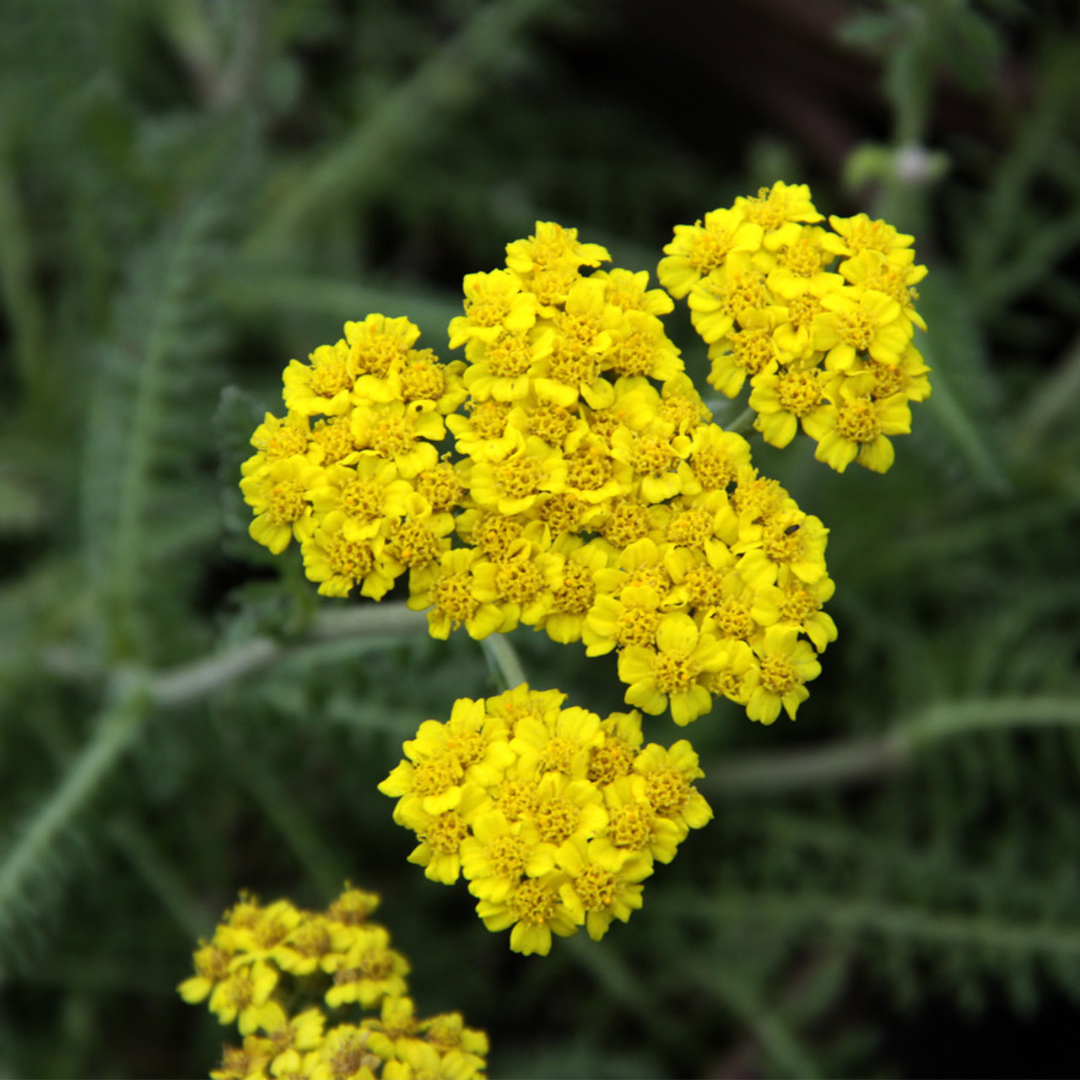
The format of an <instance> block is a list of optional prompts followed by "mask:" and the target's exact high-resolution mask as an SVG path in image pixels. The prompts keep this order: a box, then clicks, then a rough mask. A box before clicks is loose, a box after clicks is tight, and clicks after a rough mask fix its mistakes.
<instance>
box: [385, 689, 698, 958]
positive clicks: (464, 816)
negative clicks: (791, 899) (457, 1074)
mask: <svg viewBox="0 0 1080 1080" xmlns="http://www.w3.org/2000/svg"><path fill="white" fill-rule="evenodd" d="M564 698H565V695H564V694H561V693H559V692H558V691H545V692H536V691H532V690H530V689H529V688H528V686H524V685H523V686H519V687H517V689H515V690H511V691H508V692H506V693H504V694H500V695H499V696H498V697H494V698H488V699H487V700H483V701H470V700H468V699H463V700H461V701H458V702H456V703H455V705H454V710H453V712H452V714H451V716H450V719H449V720H448V721H447V722H446V723H445V724H441V723H438V722H437V721H434V720H427V721H425V722H424V723H423V724H421V726H420V730H419V731H418V732H417V738H416V739H413V740H410V741H409V742H406V743H405V748H404V749H405V754H406V759H404V760H402V762H401V763H400V764H399V765H398V766H397V767H396V768H395V769H394V770H393V771H392V772H391V773H390V775H389V776H388V777H387V778H386V780H384V781H383V782H382V783H381V784H380V785H379V790H380V791H381V792H382V793H383V794H384V795H389V796H391V797H392V798H395V799H397V804H396V806H395V809H394V820H395V821H397V822H398V823H399V824H401V825H404V826H405V827H406V828H409V829H411V830H412V831H413V832H415V833H416V838H417V840H418V841H419V843H418V845H417V847H416V848H415V849H414V851H413V852H412V854H411V855H410V856H409V860H410V861H411V862H416V863H418V864H419V865H421V866H423V867H424V873H425V875H426V876H427V877H429V878H431V879H432V880H435V881H441V882H443V883H445V884H453V883H454V882H455V881H456V880H457V879H458V878H459V877H464V878H465V879H466V881H468V883H469V891H470V892H471V893H472V894H473V896H475V897H476V898H477V905H476V910H477V914H478V915H479V916H480V917H481V919H483V921H484V924H485V925H486V926H487V927H488V928H489V929H490V930H507V929H508V930H510V947H511V948H512V949H514V950H515V951H516V952H521V953H540V954H542V955H546V954H547V953H548V952H549V951H550V949H551V941H552V935H556V936H560V937H567V936H569V935H571V934H574V933H576V932H577V931H578V929H580V928H581V927H584V928H585V929H586V931H587V932H588V934H589V936H590V937H592V938H594V939H599V938H601V937H603V935H604V934H605V933H606V932H607V929H608V927H609V926H610V925H611V923H612V921H613V920H615V919H618V920H620V921H622V922H625V921H626V920H627V919H629V918H630V915H631V914H632V913H633V912H634V911H635V910H637V908H639V907H641V901H642V882H643V881H644V880H645V879H646V878H648V877H649V876H650V875H651V874H652V872H653V865H654V862H656V861H659V862H670V861H671V859H672V858H673V857H674V855H675V849H676V848H677V846H678V845H679V844H680V843H681V842H682V841H683V840H684V839H685V838H686V836H687V834H688V832H689V830H690V829H696V828H700V827H701V826H702V825H704V824H705V823H706V822H707V821H708V820H709V819H710V818H711V817H712V811H711V810H710V809H709V806H708V804H707V803H706V802H705V800H704V798H703V797H702V796H701V795H700V793H699V792H698V791H697V790H696V789H695V788H694V787H693V781H694V780H695V779H697V778H698V777H700V776H701V775H702V772H701V769H700V768H699V767H698V763H697V755H696V754H695V753H694V752H693V750H692V748H691V747H690V744H689V743H686V742H682V743H676V745H675V746H674V747H672V748H671V750H670V751H668V750H664V748H663V747H660V746H657V745H655V744H650V745H649V746H646V747H644V748H643V747H642V745H641V743H642V735H641V717H640V714H638V713H636V712H631V713H615V714H612V715H611V716H609V717H607V719H604V720H602V719H601V718H600V717H599V716H597V715H596V714H595V713H592V712H589V711H588V710H586V709H579V708H563V707H562V702H563V700H564ZM669 755H670V756H671V757H672V762H673V764H668V763H667V762H668V757H669ZM674 762H677V765H676V764H674Z"/></svg>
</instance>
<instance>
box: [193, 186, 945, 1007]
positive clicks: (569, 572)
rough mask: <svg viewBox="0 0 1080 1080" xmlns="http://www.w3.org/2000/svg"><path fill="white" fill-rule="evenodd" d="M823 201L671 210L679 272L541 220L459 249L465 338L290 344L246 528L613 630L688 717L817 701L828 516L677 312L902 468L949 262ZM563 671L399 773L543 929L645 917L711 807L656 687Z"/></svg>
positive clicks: (714, 350) (339, 574) (355, 337)
mask: <svg viewBox="0 0 1080 1080" xmlns="http://www.w3.org/2000/svg"><path fill="white" fill-rule="evenodd" d="M822 220H823V218H822V215H821V214H819V213H818V212H817V210H816V209H815V208H814V205H813V203H812V202H811V200H810V192H809V189H807V188H806V187H805V186H798V185H787V184H783V183H777V184H775V185H774V186H773V187H772V188H771V189H769V190H765V189H763V190H762V191H760V192H759V193H758V195H757V196H754V197H749V198H740V199H738V200H736V202H735V205H734V206H733V207H731V208H729V209H723V210H714V211H712V212H711V213H709V214H707V215H706V216H705V218H704V220H703V221H699V222H697V224H695V225H692V226H683V225H680V226H677V227H676V229H675V238H674V240H673V241H672V242H671V243H670V244H669V245H668V246H667V247H666V248H665V249H664V251H665V253H666V255H665V258H663V259H662V260H661V262H660V264H659V271H658V272H659V279H660V284H661V285H662V286H663V288H659V289H657V288H650V287H649V275H648V272H647V271H640V272H637V273H635V272H632V271H629V270H624V269H619V268H612V269H607V270H601V269H598V267H600V265H601V264H602V263H605V262H608V261H609V255H608V253H607V251H606V250H605V249H604V248H602V247H601V246H599V245H598V244H591V243H584V242H582V241H579V240H578V236H577V231H576V230H575V229H567V228H563V227H562V226H560V225H557V224H554V223H552V222H537V224H536V231H535V233H534V235H532V236H530V237H528V238H526V239H521V240H515V241H514V242H512V243H510V244H508V245H507V248H506V261H505V265H504V266H503V267H500V268H498V269H494V270H491V271H488V272H484V273H476V274H469V275H467V276H466V277H465V281H464V293H465V299H464V312H463V314H461V315H459V316H457V317H455V318H454V319H452V320H451V321H450V325H449V346H450V348H451V349H461V350H463V357H462V358H459V359H455V360H452V361H450V362H445V361H443V360H442V359H440V358H439V357H438V356H436V354H435V353H434V352H433V351H432V350H431V349H428V348H420V347H418V339H419V333H420V332H419V330H418V328H417V327H416V326H415V325H413V324H412V323H411V322H409V320H408V319H405V318H387V317H386V316H384V315H369V316H368V317H367V318H366V319H364V320H363V322H349V323H346V324H345V336H344V337H343V338H342V339H341V340H340V341H338V342H337V343H336V344H334V345H323V346H320V347H319V348H318V349H316V350H315V351H314V352H313V353H312V354H311V355H310V357H309V358H308V361H307V362H306V363H305V362H301V361H298V360H293V361H292V362H291V363H290V364H289V366H288V367H287V368H286V370H285V373H284V400H285V407H286V415H285V416H283V417H278V416H274V415H272V414H269V413H268V414H267V415H266V418H265V421H264V423H263V424H261V425H260V426H259V428H258V429H257V430H256V432H255V434H254V436H253V438H252V444H253V445H254V446H255V449H256V453H255V454H254V456H252V457H251V458H250V459H249V460H248V461H246V462H245V463H244V465H243V480H242V481H241V489H242V490H243V493H244V497H245V499H246V500H247V502H248V503H249V504H250V506H251V507H252V509H253V511H254V515H255V516H254V520H253V521H252V524H251V535H252V537H254V539H255V540H257V541H258V542H259V543H261V544H263V545H265V546H266V547H268V548H269V549H270V550H271V551H273V552H275V553H280V552H282V551H283V550H284V549H285V548H286V547H287V546H288V545H289V544H290V543H291V542H292V541H293V540H296V541H297V542H298V543H299V545H300V550H301V554H302V557H303V561H304V568H305V572H306V574H307V576H308V577H309V578H310V579H311V580H312V581H314V582H317V583H318V586H319V592H320V593H321V594H323V595H326V596H336V597H345V596H348V595H349V594H350V593H352V592H353V591H354V590H355V591H358V592H359V593H360V595H361V596H365V597H369V598H371V599H374V600H379V599H381V598H382V597H384V596H385V595H386V594H387V593H388V592H389V591H390V590H391V589H392V588H393V587H394V586H395V584H396V583H398V582H399V580H402V579H404V578H405V576H406V573H407V575H408V577H407V590H403V591H404V592H407V598H408V599H407V602H408V604H409V606H410V607H412V608H414V609H416V610H423V611H426V612H427V618H428V627H429V630H430V633H431V634H432V636H434V637H436V638H446V637H447V636H448V635H449V634H450V632H451V631H452V630H454V629H456V628H459V627H464V628H465V630H466V632H467V633H468V634H469V635H470V636H471V637H473V638H475V639H477V640H481V639H484V638H486V637H487V636H488V635H490V634H494V633H506V632H509V631H512V630H514V629H516V628H517V627H519V626H530V627H532V628H533V629H535V630H537V631H543V632H544V633H546V634H547V635H548V636H549V637H550V638H551V639H552V640H554V641H556V642H559V643H562V644H571V643H575V642H580V643H581V644H582V645H583V646H584V648H585V651H586V653H587V655H589V656H601V655H604V654H606V653H611V652H615V653H616V654H617V658H618V674H619V678H620V679H621V680H622V682H623V683H625V684H626V690H625V700H626V702H627V704H629V705H632V706H636V707H637V709H640V710H642V711H643V712H646V713H650V714H660V713H663V712H665V711H666V710H670V713H671V717H672V719H673V720H674V721H675V722H676V723H677V724H680V725H686V724H689V723H691V722H692V721H694V720H696V719H697V718H699V717H700V716H703V715H705V714H706V713H708V712H710V711H711V709H712V707H713V703H714V700H715V699H716V698H717V697H724V698H727V699H729V700H731V701H733V702H736V703H737V704H739V705H741V706H743V707H744V708H745V709H746V712H747V715H748V716H749V717H750V719H752V720H756V721H760V722H762V723H765V724H771V723H772V722H773V721H774V720H776V718H777V717H778V716H779V714H780V713H781V712H782V711H783V712H786V713H787V715H788V716H789V717H791V718H792V719H794V717H795V715H796V711H797V709H798V707H799V705H800V704H801V702H802V701H804V700H805V699H806V697H807V696H808V690H807V688H806V683H808V682H809V681H811V680H812V679H814V678H816V677H817V676H818V674H819V673H820V670H821V667H820V664H819V662H818V655H819V654H820V653H822V652H823V651H824V649H825V648H826V646H827V645H828V644H829V643H830V642H831V641H833V640H835V638H836V626H835V624H834V623H833V620H832V619H831V617H830V616H829V615H827V614H826V613H825V612H824V611H823V610H822V607H823V605H824V604H825V603H826V602H827V601H828V600H829V599H830V597H831V596H832V593H833V582H832V580H831V579H830V578H829V576H828V573H827V570H826V565H825V546H826V539H827V533H828V530H827V529H826V528H825V527H824V525H823V524H822V522H821V521H820V520H819V519H818V518H816V517H814V516H813V515H809V514H806V513H804V512H803V511H802V510H801V509H800V508H799V506H798V505H797V503H796V502H795V500H794V499H792V497H791V496H790V495H789V494H788V492H787V491H785V490H784V488H783V487H781V485H780V484H779V483H777V482H776V481H775V480H771V479H769V478H768V477H766V476H763V475H762V474H761V473H759V472H758V470H757V469H756V468H755V467H754V465H753V463H752V461H751V456H750V446H749V443H747V441H746V440H745V439H744V438H743V437H742V436H741V435H740V434H738V433H736V432H735V431H732V430H724V428H723V427H721V426H720V425H718V424H716V423H714V422H713V419H712V414H711V412H710V410H709V409H708V408H707V407H706V405H705V403H704V402H703V400H702V398H701V396H700V395H699V393H698V392H697V390H696V389H695V387H694V385H693V383H692V382H691V380H690V379H689V378H688V376H687V375H686V373H685V371H684V367H683V361H682V358H681V356H680V353H679V349H678V348H677V347H676V346H675V344H674V343H673V342H672V341H671V339H670V338H669V337H668V335H667V332H666V330H665V328H664V323H663V316H665V315H667V314H668V313H670V312H671V311H672V310H673V308H674V302H673V299H672V298H673V297H674V298H675V299H683V298H687V299H688V302H689V306H690V309H691V313H692V321H693V324H694V326H695V328H696V329H697V331H698V333H699V334H700V335H701V337H702V338H703V339H704V340H705V341H706V343H707V344H708V356H709V359H710V360H711V372H710V375H709V382H710V383H711V384H712V386H714V387H715V388H716V389H717V390H719V391H720V392H722V393H723V394H725V395H727V396H728V397H734V396H735V395H737V394H738V393H739V392H740V391H741V389H742V388H743V386H744V384H745V383H747V382H749V385H750V400H749V404H750V407H751V409H752V410H753V411H754V412H756V414H757V415H756V419H755V421H754V426H755V427H756V429H757V430H758V431H759V432H760V433H761V434H762V435H763V436H764V438H765V439H766V441H768V442H770V443H772V444H773V445H775V446H786V445H787V444H788V443H790V442H791V440H792V439H793V438H794V437H795V435H796V433H797V431H798V429H799V427H800V426H801V428H802V430H803V431H804V432H805V433H807V434H808V435H810V436H811V437H812V438H813V439H815V440H816V441H817V444H818V445H817V450H816V457H817V458H818V459H819V460H821V461H824V462H825V463H827V464H828V465H830V466H831V467H832V468H834V469H836V470H838V471H840V472H843V471H844V470H845V469H846V468H847V466H848V465H849V464H851V463H852V462H853V461H855V462H857V463H859V464H861V465H864V466H866V467H868V468H870V469H872V470H876V471H878V472H884V471H885V470H886V469H888V468H889V467H890V465H891V464H892V461H893V453H894V451H893V447H892V444H891V442H890V441H889V438H890V436H894V435H896V434H900V433H903V432H907V431H909V430H910V424H911V413H910V408H909V404H910V402H912V401H921V400H923V399H924V398H925V397H927V396H928V394H929V392H930V385H929V382H928V380H927V370H928V369H927V368H926V365H925V364H924V363H923V361H922V357H921V356H920V354H919V352H918V350H917V349H916V348H915V346H914V345H913V336H914V328H915V327H920V328H925V327H924V324H923V321H922V319H921V318H920V316H919V315H918V313H917V312H916V311H915V307H914V302H915V300H916V299H917V294H916V291H915V285H916V284H917V283H918V282H919V281H920V280H921V279H922V277H923V275H924V274H925V272H926V271H925V267H922V266H918V265H916V264H915V256H914V252H913V250H912V248H911V241H912V238H911V237H910V236H904V235H901V234H899V233H897V232H896V230H895V229H893V228H892V226H890V225H888V224H886V223H885V222H883V221H870V220H869V219H868V218H867V217H866V216H865V215H858V216H856V217H853V218H847V219H844V218H837V217H833V218H830V225H831V227H832V228H831V231H829V230H827V229H825V228H824V227H823V226H821V225H819V224H818V222H820V221H822ZM665 290H666V291H665ZM564 696H565V695H563V694H561V693H560V692H559V691H555V690H553V691H545V692H542V693H540V692H535V691H531V690H530V689H529V687H528V686H527V685H522V686H519V687H517V688H516V689H514V690H512V691H508V692H507V693H506V694H503V695H501V696H500V697H497V698H491V699H488V700H487V701H471V700H468V699H463V700H461V701H458V702H457V703H456V704H455V706H454V708H453V712H452V714H451V717H450V719H449V721H448V722H446V723H440V722H438V721H436V720H428V721H426V722H425V723H423V724H422V725H421V727H420V730H419V732H418V734H417V737H416V738H415V739H413V740H410V741H409V742H406V743H405V748H404V749H405V754H406V759H405V760H403V761H402V762H401V764H400V765H398V767H397V768H396V769H394V770H393V772H392V773H391V774H390V776H389V777H388V778H387V779H386V780H385V781H384V782H383V783H382V784H381V785H380V790H382V791H383V792H384V793H385V794H387V795H390V796H393V797H395V798H396V799H397V800H398V802H397V806H396V809H395V811H394V817H395V820H396V821H398V822H399V824H401V825H403V826H405V827H407V828H409V829H411V830H412V831H413V832H415V834H416V836H417V840H418V845H417V847H416V848H415V850H414V851H413V853H412V855H411V856H410V859H411V861H413V862H416V863H418V864H419V865H421V866H423V867H424V872H425V874H426V875H427V877H429V878H431V879H433V880H435V881H440V882H444V883H452V882H454V881H456V880H457V879H458V877H459V876H464V877H465V878H466V880H467V881H468V882H469V889H470V891H471V892H472V893H473V895H474V896H475V897H476V898H477V901H478V903H477V911H478V913H479V915H480V916H481V918H482V919H483V920H484V922H485V923H486V924H487V926H488V927H489V928H490V929H492V930H502V929H508V928H509V929H510V930H511V934H510V944H511V947H512V948H514V949H516V950H517V951H519V952H525V953H547V952H548V951H549V949H550V947H551V937H552V934H556V935H569V934H572V933H575V932H576V931H577V930H578V929H579V928H580V927H581V926H585V927H586V929H587V930H588V932H589V934H590V935H591V936H592V937H594V938H599V937H601V936H602V935H603V934H604V933H605V932H606V931H607V929H608V927H609V926H610V924H611V922H612V920H614V919H620V920H623V921H625V920H626V919H628V918H629V916H630V914H631V912H632V911H633V910H634V909H636V908H637V907H639V906H640V905H641V895H642V882H643V881H644V880H645V879H646V878H647V877H648V876H649V875H650V874H651V873H652V870H653V866H654V863H655V862H656V861H660V862H667V861H669V860H670V859H671V858H672V857H673V856H674V854H675V851H676V848H677V846H678V844H679V843H680V842H681V841H682V840H683V839H684V838H685V837H686V835H687V834H688V831H689V830H690V829H691V828H698V827H700V826H701V825H703V824H705V822H706V821H707V820H708V819H709V818H710V817H711V810H710V809H709V807H708V805H707V804H706V803H705V800H704V799H703V798H702V797H701V795H700V794H699V793H698V792H697V791H696V790H695V789H694V787H693V781H694V780H695V779H696V778H697V777H699V776H701V775H702V774H701V770H700V769H699V767H698V759H697V755H696V754H695V753H694V751H693V748H692V747H691V745H690V743H689V742H686V741H682V742H678V743H676V744H675V745H674V746H673V747H671V748H670V749H668V750H665V749H664V748H663V747H661V746H658V745H655V744H650V745H648V746H646V747H644V748H642V745H641V743H642V734H641V718H640V714H639V713H638V712H636V711H634V712H630V713H625V714H613V715H611V716H609V717H608V718H607V719H605V720H601V719H600V717H599V716H597V715H595V714H594V713H590V712H588V711H586V710H584V709H579V708H568V709H564V708H562V703H563V700H564ZM335 977H336V976H335ZM212 1006H213V1002H212Z"/></svg>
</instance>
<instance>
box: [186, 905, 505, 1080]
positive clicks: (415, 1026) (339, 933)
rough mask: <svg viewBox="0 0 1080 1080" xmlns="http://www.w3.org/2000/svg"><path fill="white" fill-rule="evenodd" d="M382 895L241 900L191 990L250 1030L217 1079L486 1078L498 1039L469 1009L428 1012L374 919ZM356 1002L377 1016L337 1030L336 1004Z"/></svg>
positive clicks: (192, 998) (206, 947)
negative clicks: (420, 1012) (300, 904)
mask: <svg viewBox="0 0 1080 1080" xmlns="http://www.w3.org/2000/svg"><path fill="white" fill-rule="evenodd" d="M378 903H379V898H378V896H376V895H375V894H374V893H367V892H362V891H361V890H360V889H354V888H351V887H349V886H346V888H345V891H344V892H343V893H342V894H341V896H339V897H338V899H337V900H335V901H334V902H333V903H332V904H331V905H330V906H329V908H327V910H326V911H319V912H313V911H303V910H300V909H299V908H296V907H294V906H293V905H292V904H291V903H290V902H289V901H288V900H278V901H276V902H275V903H272V904H269V905H267V906H265V907H264V906H263V905H261V904H260V903H259V902H258V901H257V900H256V899H254V898H253V897H251V896H241V898H240V900H239V902H238V903H237V904H236V905H235V906H234V907H233V908H231V909H230V910H229V911H227V912H226V913H225V916H224V918H223V919H222V922H221V924H220V925H219V926H218V928H217V930H216V931H215V932H214V936H213V938H212V939H211V940H210V941H209V942H200V946H199V948H198V949H197V950H196V952H195V975H193V976H192V977H191V978H189V979H187V980H185V981H184V982H183V983H181V984H180V987H179V991H180V995H181V996H182V997H183V999H184V1000H185V1001H186V1002H188V1003H189V1004H196V1003H198V1002H200V1001H204V1000H206V999H209V1007H210V1011H211V1012H213V1013H215V1014H216V1016H217V1018H218V1020H219V1021H220V1022H221V1023H222V1024H232V1023H234V1022H235V1023H236V1024H237V1025H238V1027H239V1029H240V1034H241V1035H242V1036H243V1045H242V1046H239V1047H236V1046H227V1047H226V1048H225V1051H224V1054H223V1059H222V1064H221V1067H220V1068H219V1069H216V1070H214V1071H213V1072H211V1074H210V1075H211V1077H213V1080H270V1078H277V1080H290V1078H294V1077H295V1078H300V1077H303V1078H304V1080H379V1078H381V1080H412V1078H414V1077H453V1078H454V1080H473V1078H478V1080H482V1078H483V1076H484V1070H485V1068H486V1055H487V1051H488V1040H487V1036H486V1035H485V1034H484V1033H483V1032H482V1031H473V1030H470V1029H469V1028H466V1027H465V1026H464V1022H463V1020H462V1018H461V1015H460V1014H459V1013H446V1014H443V1015H439V1016H433V1017H431V1018H430V1019H427V1020H420V1019H418V1018H417V1017H416V1015H415V1011H414V1006H413V1002H412V999H411V998H409V997H408V996H407V995H408V987H407V984H406V981H405V976H406V975H408V973H409V964H408V961H407V960H406V959H405V957H404V956H402V955H401V953H399V952H397V951H396V950H395V949H392V948H391V947H390V935H389V933H388V932H387V931H386V928H385V927H383V926H380V925H379V924H378V923H374V922H371V921H370V918H369V916H370V915H371V913H372V912H373V911H374V910H375V908H376V907H377V905H378ZM327 986H328V987H329V989H326V990H325V993H323V990H324V988H326V987H327ZM324 1005H325V1006H326V1009H324V1007H323V1006H324ZM349 1005H355V1006H357V1007H358V1009H359V1010H361V1011H367V1012H370V1013H376V1012H377V1015H373V1016H367V1017H364V1018H362V1019H360V1020H359V1022H358V1023H348V1022H335V1023H334V1024H333V1025H332V1026H327V1021H328V1012H327V1011H326V1010H327V1009H328V1010H338V1009H341V1008H343V1007H346V1006H349ZM335 1019H336V1016H335Z"/></svg>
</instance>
